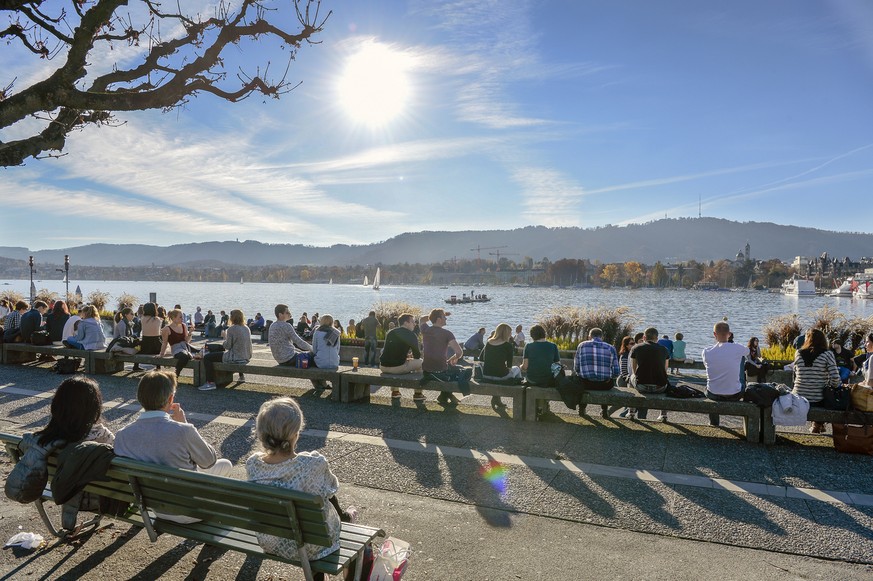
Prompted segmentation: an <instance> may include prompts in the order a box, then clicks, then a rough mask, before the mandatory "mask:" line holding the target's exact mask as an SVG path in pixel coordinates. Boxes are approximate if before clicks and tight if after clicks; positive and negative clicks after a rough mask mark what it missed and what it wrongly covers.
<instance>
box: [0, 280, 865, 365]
mask: <svg viewBox="0 0 873 581" xmlns="http://www.w3.org/2000/svg"><path fill="white" fill-rule="evenodd" d="M4 283H9V284H8V285H4ZM35 284H36V287H37V288H38V289H41V288H47V289H48V290H50V291H55V292H57V293H59V294H60V295H63V293H64V285H63V283H61V282H60V281H42V282H37V283H35ZM76 284H78V285H79V286H81V288H82V292H83V294H84V295H85V296H87V295H88V293H90V292H91V291H94V290H100V291H104V292H108V293H109V294H110V295H111V296H112V297H113V300H114V298H115V297H116V296H118V295H119V294H121V293H125V292H127V293H131V294H133V295H135V296H137V297H139V299H140V301H142V302H146V301H148V297H149V293H150V292H154V293H157V298H158V302H159V303H160V304H162V305H165V306H169V307H172V305H174V304H177V303H178V304H181V305H182V307H183V309H184V310H185V311H186V312H188V313H193V312H194V307H196V306H198V305H199V306H201V307H202V308H203V311H204V313H205V312H206V309H212V310H213V311H214V312H216V313H217V312H218V311H219V310H221V309H224V310H225V311H230V309H234V308H239V309H242V311H243V313H245V316H246V317H247V318H248V317H251V316H253V315H254V314H255V313H256V312H261V313H262V314H263V315H264V317H265V318H268V319H273V318H275V317H274V316H273V307H274V306H275V305H276V303H286V304H288V305H289V306H290V307H291V312H292V313H293V314H294V315H295V317H296V316H298V315H300V314H301V313H302V312H304V311H305V312H307V313H308V314H309V315H310V316H311V315H312V313H313V312H318V313H321V314H322V315H323V314H328V313H329V314H331V315H333V316H334V317H335V318H339V320H340V321H342V323H343V325H345V324H347V323H348V320H349V319H355V320H359V319H361V318H362V317H363V316H366V314H367V313H368V312H369V311H370V309H371V308H372V307H373V306H374V305H376V304H377V303H378V302H379V301H386V302H387V301H405V302H407V303H410V304H413V305H418V306H420V307H422V308H423V309H425V310H426V311H427V310H430V309H432V308H436V307H446V308H448V309H449V310H450V311H451V312H452V316H451V317H449V324H448V329H449V330H451V331H452V332H453V333H455V335H456V337H457V338H458V340H459V341H461V342H463V341H464V340H466V339H467V338H468V337H469V336H470V335H472V334H473V333H475V332H476V330H477V329H478V328H479V327H485V328H486V329H488V332H489V333H490V332H491V331H492V330H493V329H494V327H495V326H496V325H497V324H498V323H501V322H506V323H509V324H510V325H512V327H513V328H514V327H515V325H517V324H521V325H523V326H524V331H525V333H526V334H528V336H529V333H528V331H529V329H530V326H531V325H533V324H534V323H536V321H537V318H538V316H539V315H540V314H542V313H545V312H548V311H550V310H552V309H555V308H558V307H562V306H579V307H597V306H606V307H617V306H627V307H629V308H630V310H631V312H632V313H633V314H634V315H635V316H636V318H637V319H638V321H639V323H638V324H637V325H636V326H635V327H636V329H637V330H639V331H641V330H643V328H645V327H647V326H649V325H653V326H655V327H657V329H658V330H659V331H660V332H661V334H664V333H668V334H669V335H670V337H671V338H672V336H673V334H674V333H675V332H676V331H681V332H682V333H683V334H684V335H685V340H686V342H687V343H688V354H689V356H691V357H695V358H696V356H697V355H698V354H699V353H700V350H701V349H702V348H703V347H705V346H706V345H709V344H710V343H711V337H712V325H713V324H714V323H715V322H717V321H719V320H721V319H722V317H725V316H727V317H728V321H729V323H730V325H731V330H733V331H734V334H735V335H736V338H737V341H738V342H739V341H742V342H743V343H745V342H746V341H747V340H748V338H749V337H750V336H752V335H756V336H759V337H760V336H761V335H762V332H761V329H762V328H763V326H764V324H765V323H766V321H767V320H768V319H770V318H772V317H775V316H777V315H781V314H785V313H799V314H800V315H806V314H808V313H809V312H811V311H814V310H816V309H818V308H821V307H823V306H825V305H830V306H832V307H834V308H836V309H838V310H839V311H841V312H843V313H844V314H846V315H848V316H861V317H868V316H871V315H873V301H870V300H867V301H865V300H853V299H845V298H839V299H837V298H830V297H804V298H798V297H787V296H784V295H781V294H776V293H767V292H704V291H691V290H675V289H668V290H660V289H639V290H628V289H551V288H513V287H476V288H475V292H476V293H477V294H481V293H485V294H487V295H488V296H490V297H492V301H491V302H490V303H480V304H472V305H455V306H449V305H446V304H445V303H444V302H443V301H444V299H446V298H448V296H450V295H452V294H456V295H458V296H460V295H461V294H462V293H464V292H469V291H470V290H471V289H469V288H465V287H459V286H453V287H449V289H440V288H437V287H431V286H408V287H396V286H383V287H382V290H380V291H374V290H373V289H372V288H369V287H363V286H359V285H345V284H333V285H325V284H282V283H245V284H240V283H218V282H215V283H186V282H133V281H75V284H74V283H71V285H70V287H71V290H74V289H75V288H76ZM29 286H30V282H29V281H27V280H8V281H0V292H2V291H3V290H4V289H14V290H16V291H18V292H20V293H22V294H24V295H29V294H30V291H29Z"/></svg>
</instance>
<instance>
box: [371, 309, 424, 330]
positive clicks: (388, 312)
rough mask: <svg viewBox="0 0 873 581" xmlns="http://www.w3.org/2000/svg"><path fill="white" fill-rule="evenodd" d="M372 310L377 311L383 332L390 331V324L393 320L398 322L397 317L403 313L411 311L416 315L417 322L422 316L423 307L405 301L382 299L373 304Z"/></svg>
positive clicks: (411, 313) (395, 322) (410, 312)
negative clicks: (385, 300)
mask: <svg viewBox="0 0 873 581" xmlns="http://www.w3.org/2000/svg"><path fill="white" fill-rule="evenodd" d="M372 310H374V311H376V318H377V319H379V326H380V328H381V330H382V332H383V334H384V333H385V332H387V331H388V324H389V323H391V322H392V321H393V322H394V324H397V319H398V318H399V317H400V315H402V314H403V313H409V314H410V315H412V316H413V317H415V320H416V322H417V321H418V319H420V318H421V307H417V306H415V305H411V304H409V303H407V302H404V301H388V302H387V303H386V302H381V301H380V302H378V303H375V304H374V305H373V309H372Z"/></svg>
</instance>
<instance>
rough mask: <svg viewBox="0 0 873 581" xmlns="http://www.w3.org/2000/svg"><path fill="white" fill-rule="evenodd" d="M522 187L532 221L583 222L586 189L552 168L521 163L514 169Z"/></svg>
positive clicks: (557, 223) (526, 212)
mask: <svg viewBox="0 0 873 581" xmlns="http://www.w3.org/2000/svg"><path fill="white" fill-rule="evenodd" d="M512 179H513V180H515V181H516V182H517V183H518V184H519V185H520V186H521V189H522V196H523V197H524V201H523V202H522V204H523V206H524V216H525V218H527V219H528V220H529V221H530V223H531V224H542V225H545V226H580V225H581V223H580V222H581V220H580V213H579V209H578V204H579V201H580V200H581V198H582V196H583V195H584V194H585V190H584V189H583V188H582V187H580V186H579V185H577V184H576V183H575V182H574V181H573V180H571V179H569V178H568V177H567V176H565V175H563V174H562V173H561V172H558V171H556V170H553V169H549V168H543V167H530V166H528V167H519V168H517V169H516V170H515V171H513V173H512Z"/></svg>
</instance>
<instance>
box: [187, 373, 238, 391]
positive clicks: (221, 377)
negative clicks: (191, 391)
mask: <svg viewBox="0 0 873 581" xmlns="http://www.w3.org/2000/svg"><path fill="white" fill-rule="evenodd" d="M231 383H233V372H232V371H220V370H218V369H216V370H215V385H217V386H218V387H227V386H228V385H230V384H231ZM194 385H202V384H201V383H197V382H194Z"/></svg>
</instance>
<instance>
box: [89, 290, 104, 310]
mask: <svg viewBox="0 0 873 581" xmlns="http://www.w3.org/2000/svg"><path fill="white" fill-rule="evenodd" d="M108 302H109V293H106V292H103V291H99V290H95V291H91V292H90V293H88V304H89V305H94V306H95V307H97V310H98V311H101V312H103V311H104V310H105V309H106V303H108Z"/></svg>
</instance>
